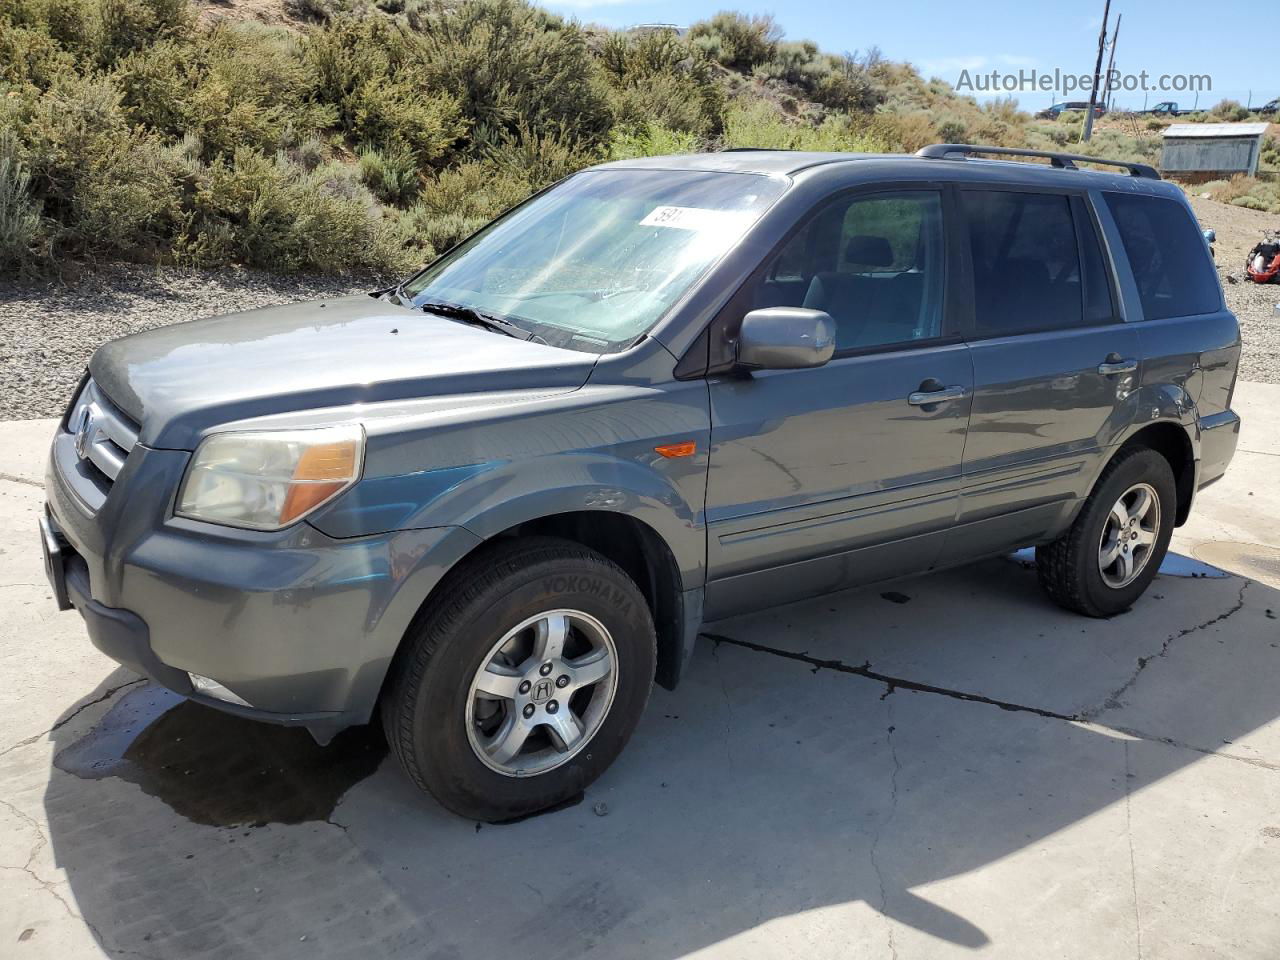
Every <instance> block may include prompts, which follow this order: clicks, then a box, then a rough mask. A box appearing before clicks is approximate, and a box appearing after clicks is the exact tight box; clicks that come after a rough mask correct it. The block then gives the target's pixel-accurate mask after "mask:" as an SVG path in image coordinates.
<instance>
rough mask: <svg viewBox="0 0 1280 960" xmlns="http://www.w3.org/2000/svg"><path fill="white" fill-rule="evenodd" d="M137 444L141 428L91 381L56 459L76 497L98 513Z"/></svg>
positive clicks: (81, 395) (71, 417) (57, 442)
mask: <svg viewBox="0 0 1280 960" xmlns="http://www.w3.org/2000/svg"><path fill="white" fill-rule="evenodd" d="M137 442H138V427H137V425H136V424H134V423H133V421H131V420H130V419H129V418H128V417H127V416H125V414H124V413H123V412H122V411H121V410H120V408H119V407H117V406H116V405H115V404H114V403H112V402H111V401H110V400H109V399H107V397H106V395H105V394H104V393H103V392H102V391H101V390H99V389H98V385H97V384H96V383H94V382H93V380H92V379H91V378H90V379H87V380H85V384H84V387H83V389H81V391H80V393H79V395H78V396H77V397H76V399H75V400H74V401H73V402H72V404H71V410H70V412H68V414H67V419H66V424H65V426H64V427H63V429H62V430H61V431H60V432H59V434H58V437H57V438H56V439H55V441H54V456H55V459H56V461H57V463H58V466H59V468H60V469H61V471H62V474H63V476H64V477H66V478H67V480H68V482H69V483H70V484H71V487H72V489H73V490H74V491H75V493H76V495H77V496H79V497H80V499H81V500H83V501H84V503H85V505H86V506H88V507H89V508H91V509H93V510H97V509H98V507H100V506H101V505H102V503H103V501H104V500H106V498H107V494H108V493H110V492H111V487H112V486H113V485H114V484H115V482H116V478H117V477H119V476H120V471H121V470H123V469H124V465H125V461H127V460H128V459H129V454H130V452H131V451H132V450H133V448H134V446H135V445H136V444H137Z"/></svg>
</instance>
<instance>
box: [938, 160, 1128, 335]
mask: <svg viewBox="0 0 1280 960" xmlns="http://www.w3.org/2000/svg"><path fill="white" fill-rule="evenodd" d="M955 186H956V191H957V195H956V223H957V226H958V234H959V237H960V238H962V239H961V242H960V252H961V260H962V262H963V270H964V276H965V278H966V280H967V281H968V289H967V291H966V293H967V296H966V306H967V309H966V314H967V315H966V318H965V326H964V328H963V339H964V341H965V342H966V343H982V342H985V341H987V340H1004V339H1009V338H1012V337H1023V336H1029V335H1032V334H1037V333H1053V332H1056V331H1059V330H1097V329H1105V328H1107V327H1111V326H1114V325H1116V324H1120V323H1123V322H1124V318H1123V316H1122V315H1121V313H1120V309H1119V303H1120V299H1119V297H1120V293H1119V290H1118V287H1117V284H1116V276H1115V271H1114V269H1109V267H1110V264H1109V260H1108V255H1109V248H1108V247H1107V246H1106V244H1105V238H1104V235H1103V234H1102V233H1101V232H1100V230H1099V224H1098V223H1097V213H1096V212H1095V211H1093V210H1092V204H1091V203H1090V202H1089V190H1088V188H1087V187H1070V186H1066V187H1059V186H1052V187H1048V186H1035V185H1027V184H1002V183H985V182H984V183H957V184H956V185H955ZM961 191H964V192H972V193H1029V194H1037V195H1041V196H1054V197H1064V198H1065V199H1066V201H1067V212H1068V213H1069V214H1070V216H1071V223H1072V227H1073V231H1072V232H1073V233H1074V234H1075V238H1076V260H1077V263H1078V268H1079V271H1080V319H1081V321H1082V322H1081V323H1067V324H1054V323H1049V324H1041V325H1039V326H1035V327H1027V328H1025V329H1021V330H1014V331H1005V332H1001V333H980V332H979V331H978V317H977V283H976V280H975V275H974V270H973V242H972V237H971V235H970V232H969V218H968V216H967V215H966V213H965V210H964V204H963V202H961V197H960V192H961ZM1073 198H1078V199H1079V200H1080V201H1081V202H1082V203H1083V204H1084V205H1085V208H1086V210H1088V211H1089V220H1090V222H1091V223H1092V225H1093V229H1094V238H1095V239H1096V240H1097V242H1098V247H1099V250H1100V252H1101V253H1102V260H1103V264H1102V266H1103V269H1104V270H1105V271H1106V272H1107V274H1108V282H1109V283H1110V285H1111V290H1110V294H1111V319H1110V320H1105V321H1102V322H1100V323H1085V322H1083V321H1084V319H1085V304H1086V303H1087V302H1088V301H1087V297H1086V292H1085V284H1086V283H1087V280H1086V278H1085V269H1084V250H1083V248H1082V245H1081V243H1082V241H1081V233H1080V231H1081V229H1082V225H1081V224H1080V223H1079V218H1078V217H1077V216H1076V204H1075V203H1073V202H1072V199H1073Z"/></svg>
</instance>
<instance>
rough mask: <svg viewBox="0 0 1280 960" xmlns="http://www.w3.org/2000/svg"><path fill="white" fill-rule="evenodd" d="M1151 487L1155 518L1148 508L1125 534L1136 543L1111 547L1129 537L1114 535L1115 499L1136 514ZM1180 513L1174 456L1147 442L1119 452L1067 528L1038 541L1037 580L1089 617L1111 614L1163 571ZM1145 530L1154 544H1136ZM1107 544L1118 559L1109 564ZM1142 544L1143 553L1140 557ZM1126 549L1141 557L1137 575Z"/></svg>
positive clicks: (1127, 604)
mask: <svg viewBox="0 0 1280 960" xmlns="http://www.w3.org/2000/svg"><path fill="white" fill-rule="evenodd" d="M1131 491H1137V493H1131ZM1149 493H1154V499H1155V503H1154V504H1153V505H1152V506H1153V508H1154V509H1155V510H1156V511H1158V513H1157V519H1156V520H1149V519H1147V518H1149V515H1150V514H1149V512H1148V513H1147V514H1146V515H1145V517H1144V518H1142V519H1139V520H1138V521H1137V523H1136V526H1134V527H1132V528H1129V529H1131V530H1132V533H1130V534H1129V536H1130V537H1133V538H1134V539H1128V540H1127V542H1128V543H1129V544H1130V545H1131V550H1130V551H1124V553H1116V552H1115V549H1114V548H1115V547H1117V546H1119V545H1120V543H1122V542H1125V541H1126V538H1125V537H1118V538H1117V537H1116V535H1115V534H1116V532H1117V530H1118V528H1119V524H1118V523H1117V522H1116V521H1115V520H1114V518H1113V516H1112V508H1113V506H1114V505H1117V502H1118V501H1120V500H1121V498H1122V497H1124V498H1126V501H1127V502H1128V504H1129V506H1130V507H1132V508H1134V511H1133V512H1134V515H1135V516H1136V515H1137V512H1138V510H1139V509H1141V506H1140V504H1141V502H1142V500H1141V498H1142V497H1144V496H1147V495H1149ZM1176 514H1177V488H1176V486H1175V484H1174V479H1173V470H1172V469H1171V468H1170V466H1169V461H1167V460H1166V459H1165V458H1164V457H1163V456H1161V455H1160V454H1159V453H1158V452H1156V451H1155V450H1152V449H1150V448H1147V447H1135V448H1134V449H1132V450H1129V451H1126V452H1122V453H1120V454H1118V455H1117V456H1116V457H1115V459H1114V460H1112V461H1111V463H1109V464H1107V466H1106V469H1105V470H1103V472H1102V476H1101V477H1099V478H1098V482H1097V483H1096V484H1094V488H1093V492H1092V493H1091V494H1089V498H1088V499H1087V500H1086V501H1085V503H1084V506H1083V507H1082V508H1081V510H1080V514H1079V516H1077V517H1076V519H1075V522H1074V523H1073V524H1072V525H1071V527H1070V528H1069V529H1068V530H1067V532H1066V533H1065V534H1063V535H1062V536H1061V537H1060V538H1058V539H1057V540H1055V541H1054V542H1053V543H1050V544H1048V545H1046V546H1041V547H1037V548H1036V571H1037V573H1038V575H1039V578H1040V585H1041V586H1042V587H1043V588H1044V591H1045V593H1047V594H1048V595H1049V597H1050V598H1051V599H1052V600H1053V601H1054V602H1055V603H1057V604H1058V605H1059V606H1062V607H1065V608H1067V609H1068V610H1074V611H1076V612H1077V613H1082V614H1084V615H1085V616H1089V617H1109V616H1113V615H1114V614H1117V613H1122V612H1124V611H1125V610H1128V609H1129V608H1130V607H1131V606H1133V604H1134V602H1135V601H1136V600H1137V599H1138V597H1140V596H1142V593H1143V591H1145V590H1146V589H1147V587H1148V585H1150V583H1151V581H1152V580H1153V579H1154V578H1155V575H1156V574H1157V573H1158V572H1159V570H1160V564H1161V562H1162V561H1163V560H1164V556H1165V553H1167V552H1168V550H1169V540H1170V538H1171V537H1172V536H1173V525H1174V521H1175V517H1176ZM1130 519H1131V520H1132V519H1134V517H1130ZM1147 528H1150V529H1147ZM1104 536H1105V537H1106V538H1107V540H1106V541H1104V539H1103V538H1104ZM1148 537H1150V538H1151V539H1150V543H1147V544H1140V543H1139V540H1142V541H1146V540H1147V538H1148ZM1117 541H1119V542H1117ZM1108 545H1112V546H1113V548H1112V549H1111V550H1109V551H1108V556H1115V557H1116V558H1117V562H1116V564H1115V565H1113V566H1110V567H1107V568H1106V569H1105V570H1104V567H1103V556H1102V552H1103V550H1104V549H1105V548H1106V547H1107V546H1108ZM1144 546H1145V552H1143V553H1142V554H1141V556H1139V550H1140V549H1142V548H1143V547H1144ZM1125 554H1131V555H1132V556H1133V557H1135V558H1138V562H1137V563H1134V566H1135V567H1136V568H1137V569H1136V571H1134V570H1131V571H1129V573H1132V574H1133V576H1132V579H1131V580H1128V581H1127V582H1125V574H1126V571H1125V570H1124V568H1123V562H1124V561H1123V558H1124V555H1125Z"/></svg>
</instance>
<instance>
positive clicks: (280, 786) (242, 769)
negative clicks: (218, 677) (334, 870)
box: [53, 684, 387, 827]
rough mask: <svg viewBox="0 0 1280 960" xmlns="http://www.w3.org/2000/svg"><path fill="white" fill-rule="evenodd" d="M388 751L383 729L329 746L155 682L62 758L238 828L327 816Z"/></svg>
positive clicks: (80, 772)
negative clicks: (247, 718) (214, 706)
mask: <svg viewBox="0 0 1280 960" xmlns="http://www.w3.org/2000/svg"><path fill="white" fill-rule="evenodd" d="M386 752H387V745H386V741H385V740H384V739H383V737H382V734H381V731H380V730H378V728H377V727H356V728H353V729H350V730H346V731H344V732H342V733H341V734H339V735H338V736H337V737H335V738H334V739H333V742H332V743H330V744H329V745H328V746H327V747H321V746H319V745H317V744H316V742H315V741H314V740H312V739H311V735H310V734H309V733H307V732H306V731H305V730H302V729H299V728H296V727H277V726H272V725H269V724H264V723H258V722H256V721H253V720H245V719H243V718H241V717H234V716H231V715H230V714H226V713H222V712H220V711H218V710H214V709H213V708H211V707H205V706H202V705H201V704H198V703H193V702H192V701H189V700H186V699H184V698H182V697H180V696H178V695H177V694H175V693H170V692H169V691H168V690H165V689H164V688H162V687H157V686H155V685H153V684H147V685H146V686H143V687H139V688H137V689H136V690H133V691H131V692H130V693H128V694H126V695H125V696H124V697H122V698H121V699H120V701H119V702H118V703H116V704H115V705H114V706H113V707H112V708H111V710H110V711H108V713H107V715H106V716H105V717H103V718H102V720H101V721H99V722H98V724H97V726H95V727H94V728H93V729H92V730H91V731H90V732H89V733H88V734H86V735H85V736H84V737H82V738H81V739H79V740H77V741H76V742H75V743H73V744H71V745H70V746H68V747H67V748H66V749H65V750H62V751H61V752H60V753H58V755H57V756H56V757H55V758H54V761H53V762H54V766H56V767H57V768H58V769H59V770H63V771H66V772H67V773H71V774H74V775H75V776H78V777H83V778H85V779H91V780H98V779H102V778H104V777H118V778H119V779H121V780H126V781H128V782H129V783H134V784H137V785H138V786H139V787H141V788H142V790H143V792H144V793H147V794H149V795H150V796H153V797H155V798H157V799H158V800H162V801H163V802H164V803H166V804H168V805H169V806H170V807H172V808H173V810H174V811H175V812H176V813H178V814H180V815H182V816H183V817H186V818H187V819H188V820H191V821H192V822H194V823H200V824H205V825H206V826H216V827H231V826H263V825H265V824H268V823H285V824H293V823H305V822H308V821H313V820H327V819H328V818H329V816H330V814H332V813H333V808H334V807H335V806H336V805H337V803H338V800H339V799H340V798H341V797H342V795H343V794H344V793H346V792H347V791H348V790H349V789H351V787H352V786H354V785H355V784H356V783H358V782H359V781H361V780H363V779H364V778H365V777H368V776H369V775H370V774H372V773H373V772H374V771H375V770H377V769H378V765H379V764H380V763H381V762H382V758H383V757H384V756H385V755H386Z"/></svg>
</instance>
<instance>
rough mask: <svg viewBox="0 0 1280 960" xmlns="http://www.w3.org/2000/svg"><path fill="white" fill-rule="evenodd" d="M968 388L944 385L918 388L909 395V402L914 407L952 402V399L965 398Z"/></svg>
mask: <svg viewBox="0 0 1280 960" xmlns="http://www.w3.org/2000/svg"><path fill="white" fill-rule="evenodd" d="M968 392H969V391H968V390H966V389H965V388H964V387H959V386H957V387H942V388H941V389H939V390H917V391H916V392H915V393H912V394H908V395H907V403H909V404H911V405H912V406H913V407H931V406H933V405H934V404H935V403H950V402H951V401H952V400H963V399H964V397H965V395H966V394H968Z"/></svg>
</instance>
